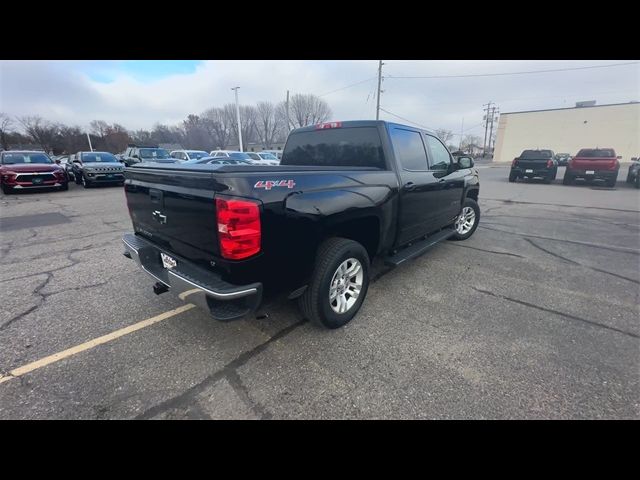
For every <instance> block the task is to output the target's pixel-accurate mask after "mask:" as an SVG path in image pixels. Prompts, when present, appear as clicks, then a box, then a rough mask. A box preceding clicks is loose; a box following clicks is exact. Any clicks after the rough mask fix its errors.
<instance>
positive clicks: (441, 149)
mask: <svg viewBox="0 0 640 480" xmlns="http://www.w3.org/2000/svg"><path fill="white" fill-rule="evenodd" d="M425 137H426V139H427V144H428V145H429V150H431V170H448V169H449V167H450V166H451V155H450V154H449V150H447V147H445V146H444V145H443V144H442V142H441V141H440V140H438V139H437V138H436V137H432V136H431V135H425Z"/></svg>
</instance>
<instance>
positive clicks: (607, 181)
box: [604, 178, 617, 187]
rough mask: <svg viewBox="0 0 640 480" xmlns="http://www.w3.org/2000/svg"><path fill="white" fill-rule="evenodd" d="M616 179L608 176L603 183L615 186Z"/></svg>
mask: <svg viewBox="0 0 640 480" xmlns="http://www.w3.org/2000/svg"><path fill="white" fill-rule="evenodd" d="M616 180H617V179H616V178H609V179H607V180H606V181H605V182H604V184H605V185H606V186H607V187H615V186H616Z"/></svg>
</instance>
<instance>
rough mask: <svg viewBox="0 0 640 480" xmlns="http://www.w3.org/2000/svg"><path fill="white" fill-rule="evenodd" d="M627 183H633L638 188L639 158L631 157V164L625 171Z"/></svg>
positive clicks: (639, 174)
mask: <svg viewBox="0 0 640 480" xmlns="http://www.w3.org/2000/svg"><path fill="white" fill-rule="evenodd" d="M627 183H633V184H634V185H635V187H636V188H640V158H637V157H633V158H631V165H629V171H628V172H627Z"/></svg>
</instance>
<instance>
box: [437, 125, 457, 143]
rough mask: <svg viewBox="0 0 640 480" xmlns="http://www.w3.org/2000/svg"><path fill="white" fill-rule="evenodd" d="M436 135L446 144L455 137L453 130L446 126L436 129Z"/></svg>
mask: <svg viewBox="0 0 640 480" xmlns="http://www.w3.org/2000/svg"><path fill="white" fill-rule="evenodd" d="M436 135H437V136H438V138H439V139H440V140H442V143H444V144H445V145H446V144H447V142H449V141H451V139H452V138H453V132H452V131H451V130H446V129H444V128H438V129H437V130H436Z"/></svg>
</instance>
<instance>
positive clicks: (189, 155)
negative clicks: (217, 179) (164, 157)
mask: <svg viewBox="0 0 640 480" xmlns="http://www.w3.org/2000/svg"><path fill="white" fill-rule="evenodd" d="M170 155H171V157H173V158H175V159H178V160H180V161H183V162H187V161H189V160H193V159H196V160H198V159H200V158H205V157H209V154H208V153H207V152H205V151H203V150H174V151H172V152H171V153H170Z"/></svg>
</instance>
